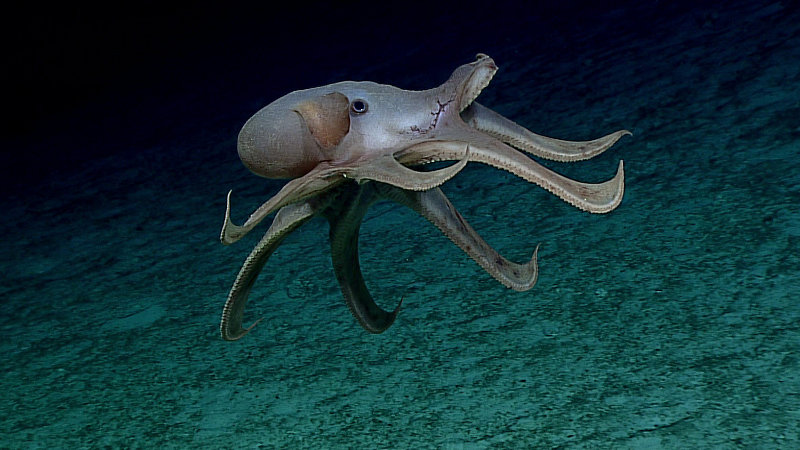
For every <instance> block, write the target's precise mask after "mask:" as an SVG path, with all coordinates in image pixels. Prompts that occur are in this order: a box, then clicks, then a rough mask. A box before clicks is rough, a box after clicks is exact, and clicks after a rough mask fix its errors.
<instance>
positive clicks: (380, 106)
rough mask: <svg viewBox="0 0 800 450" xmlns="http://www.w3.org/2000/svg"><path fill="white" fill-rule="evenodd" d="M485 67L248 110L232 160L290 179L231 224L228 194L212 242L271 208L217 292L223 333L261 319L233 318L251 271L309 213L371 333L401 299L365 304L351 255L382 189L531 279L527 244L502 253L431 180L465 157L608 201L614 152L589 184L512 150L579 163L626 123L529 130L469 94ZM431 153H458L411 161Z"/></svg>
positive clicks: (497, 269) (506, 271)
mask: <svg viewBox="0 0 800 450" xmlns="http://www.w3.org/2000/svg"><path fill="white" fill-rule="evenodd" d="M496 71H497V66H496V65H495V63H494V61H493V60H492V58H490V57H488V56H487V55H484V54H478V55H477V59H476V60H475V61H473V62H471V63H469V64H464V65H462V66H460V67H458V68H457V69H456V70H455V71H454V72H453V74H452V75H451V76H450V78H449V79H448V80H447V81H445V82H444V84H442V85H441V86H439V87H437V88H433V89H429V90H425V91H407V90H403V89H399V88H396V87H394V86H389V85H384V84H377V83H373V82H369V81H363V82H354V81H343V82H340V83H334V84H331V85H328V86H322V87H317V88H312V89H306V90H301V91H295V92H292V93H290V94H287V95H285V96H283V97H281V98H279V99H278V100H275V101H274V102H272V103H271V104H270V105H268V106H266V107H265V108H263V109H261V110H260V111H258V112H257V113H256V114H255V115H254V116H253V117H251V118H250V119H249V120H248V121H247V123H245V125H244V127H243V128H242V130H241V132H240V133H239V138H238V143H237V149H238V152H239V158H241V160H242V162H243V163H244V165H245V166H246V167H247V168H248V169H250V170H251V171H252V172H253V173H255V174H256V175H259V176H262V177H266V178H284V179H285V178H290V179H291V181H289V182H288V183H286V185H285V186H284V187H283V188H282V189H281V190H280V191H279V192H278V193H277V194H275V196H273V197H272V198H270V199H269V200H268V201H267V202H266V203H264V204H262V205H261V206H260V207H259V208H258V209H256V211H255V212H254V213H253V214H252V215H250V217H249V218H248V219H247V221H246V222H245V223H244V224H243V225H241V226H240V225H235V224H234V223H233V222H231V219H230V212H231V202H230V200H231V192H228V198H227V208H226V211H225V224H224V225H223V227H222V233H221V236H220V240H221V241H222V243H223V244H226V245H228V244H232V243H234V242H236V241H238V240H239V239H241V238H242V237H243V236H244V235H245V234H247V233H248V232H249V231H250V230H252V229H253V228H254V227H255V226H256V225H258V224H259V222H261V221H262V220H263V219H264V218H266V217H267V216H268V215H270V214H271V213H273V212H276V211H277V213H276V214H275V218H274V219H273V220H272V225H270V227H269V229H268V230H267V232H266V233H265V234H264V237H262V238H261V240H260V241H259V242H258V244H256V246H255V248H254V249H253V251H252V252H251V253H250V255H249V256H248V257H247V260H246V261H245V262H244V265H243V266H242V268H241V270H240V271H239V274H238V276H237V277H236V281H235V282H234V283H233V287H232V288H231V291H230V293H229V294H228V299H227V301H226V302H225V308H224V310H223V312H222V321H221V324H220V331H221V333H222V338H223V339H225V340H227V341H233V340H237V339H240V338H241V337H243V336H244V335H245V334H247V333H248V332H249V331H250V330H251V329H252V328H253V327H254V326H255V325H256V324H257V323H258V322H259V321H260V320H261V319H259V320H258V321H256V322H255V323H253V324H252V325H250V326H249V327H247V328H243V327H242V320H243V316H244V308H245V304H246V303H247V299H248V296H249V294H250V290H251V289H252V287H253V283H254V282H255V280H256V277H257V276H258V274H259V273H260V272H261V269H262V268H263V267H264V264H265V263H266V262H267V259H269V257H270V255H271V254H272V252H274V251H275V249H276V248H277V247H278V246H279V245H280V244H281V241H283V239H284V238H285V237H286V236H287V235H288V234H289V233H291V232H292V231H294V230H295V229H296V228H298V227H299V226H300V225H302V224H304V223H305V222H307V221H308V220H309V219H311V218H312V217H314V216H317V215H321V216H323V217H325V218H326V219H327V220H328V222H329V223H330V243H331V259H332V260H333V270H334V272H335V273H336V278H337V279H338V281H339V285H340V286H341V290H342V294H344V299H345V303H347V306H348V307H349V308H350V312H352V313H353V316H355V318H356V320H358V323H359V324H361V326H362V327H364V329H365V330H367V331H369V332H370V333H381V332H383V331H384V330H386V329H387V328H389V326H390V325H391V324H392V323H393V322H394V320H395V317H397V313H398V311H399V309H400V305H399V304H398V306H397V308H396V309H395V310H394V311H391V312H389V311H385V310H383V309H382V308H380V307H379V306H378V305H377V304H376V303H375V301H374V300H373V298H372V296H371V295H370V293H369V291H368V290H367V287H366V285H365V283H364V278H363V277H362V275H361V268H360V266H359V258H358V234H359V229H360V227H361V221H362V219H363V218H364V215H365V214H366V212H367V210H368V208H369V207H370V205H372V204H373V203H374V202H376V201H378V200H382V199H388V200H393V201H395V202H397V203H400V204H402V205H405V206H407V207H409V208H411V209H413V210H414V211H416V212H417V213H418V214H420V215H422V216H423V217H425V218H426V219H428V220H429V221H430V222H431V223H433V224H434V225H436V226H437V227H438V228H439V230H441V232H442V233H444V234H445V235H446V236H447V237H448V238H450V239H451V240H452V241H453V242H454V243H455V244H456V245H458V246H459V247H461V249H462V250H463V251H464V252H466V253H467V254H468V255H469V256H470V257H472V259H474V260H475V261H476V262H477V263H478V264H480V266H481V267H483V269H484V270H486V272H488V273H489V274H490V275H492V276H493V277H494V278H496V279H497V280H498V281H499V282H500V283H502V284H504V285H505V286H506V287H509V288H511V289H514V290H515V291H526V290H528V289H530V288H531V287H533V285H534V284H535V283H536V278H537V275H538V266H537V262H536V255H537V252H538V246H537V247H536V250H535V251H534V252H533V257H532V258H531V260H530V261H529V262H527V263H525V264H517V263H514V262H511V261H509V260H507V259H505V258H504V257H502V256H501V255H500V254H498V253H497V251H495V250H494V249H493V248H492V247H490V246H489V245H488V244H487V243H486V242H485V241H484V240H483V239H482V238H481V237H480V236H479V235H478V234H477V233H476V232H475V230H473V229H472V227H471V226H470V225H469V224H468V223H467V222H466V221H465V220H464V218H463V217H462V216H461V214H459V212H458V211H456V209H455V208H454V207H453V205H452V204H451V203H450V201H449V200H448V199H447V197H446V196H445V195H444V193H443V192H442V190H441V189H439V186H440V185H442V184H443V183H445V182H446V181H448V180H449V179H450V178H452V177H453V176H455V175H456V174H457V173H458V172H459V171H460V170H461V169H463V168H464V166H465V165H466V164H467V162H469V161H477V162H481V163H484V164H488V165H490V166H493V167H496V168H500V169H504V170H507V171H509V172H511V173H512V174H514V175H517V176H518V177H520V178H522V179H524V180H526V181H528V182H531V183H535V184H538V185H539V186H541V187H543V188H544V189H546V190H548V191H550V192H551V193H553V194H555V195H556V196H558V197H559V198H561V199H563V200H564V201H566V202H568V203H569V204H571V205H573V206H575V207H577V208H579V209H582V210H584V211H588V212H591V213H607V212H609V211H611V210H613V209H614V208H616V207H617V206H618V205H619V203H620V201H621V200H622V193H623V190H624V175H623V170H622V161H620V162H619V166H618V168H617V173H616V175H615V176H614V178H612V179H610V180H608V181H605V182H603V183H597V184H589V183H581V182H579V181H574V180H571V179H569V178H566V177H564V176H561V175H559V174H557V173H555V172H553V171H551V170H549V169H547V168H545V167H544V166H542V165H540V164H538V163H537V162H536V161H534V160H533V159H531V158H529V157H528V156H526V155H525V154H524V153H522V152H521V151H524V152H527V153H531V154H533V155H534V156H538V157H540V158H545V159H550V160H555V161H562V162H572V161H580V160H585V159H589V158H592V157H594V156H597V155H598V154H600V153H602V152H603V151H605V150H606V149H608V148H609V147H611V146H612V145H613V144H614V143H615V142H617V140H618V139H620V138H621V137H622V136H624V135H626V134H630V132H628V131H627V130H620V131H617V132H615V133H611V134H609V135H607V136H604V137H601V138H599V139H595V140H592V141H582V142H573V141H564V140H559V139H553V138H549V137H545V136H540V135H538V134H534V133H532V132H531V131H528V130H527V129H525V128H523V127H522V126H520V125H518V124H516V123H515V122H513V121H511V120H509V119H507V118H505V117H503V116H501V115H500V114H498V113H496V112H494V111H492V110H491V109H489V108H486V107H485V106H481V105H480V104H478V103H476V102H475V98H476V97H478V94H480V92H481V90H483V88H485V87H486V86H487V85H488V84H489V81H490V80H491V79H492V77H493V76H494V74H495V72H496ZM519 150H521V151H519ZM438 161H457V162H456V163H455V164H452V165H450V166H448V167H445V168H440V169H437V170H431V171H421V170H417V169H419V168H420V166H423V165H425V164H429V163H434V162H438ZM400 303H402V299H401V300H400Z"/></svg>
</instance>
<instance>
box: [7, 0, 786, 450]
mask: <svg viewBox="0 0 800 450" xmlns="http://www.w3.org/2000/svg"><path fill="white" fill-rule="evenodd" d="M659 5H660V4H659V3H658V2H651V3H650V6H648V7H649V8H655V9H652V10H649V11H644V13H647V12H649V13H650V15H647V16H646V17H644V16H642V15H641V14H643V11H627V10H622V9H611V10H609V11H608V12H605V13H603V14H602V15H600V16H599V17H598V18H597V22H601V23H605V24H606V26H604V27H594V28H591V27H590V28H587V29H579V28H578V27H572V28H570V27H569V25H565V26H564V27H565V28H563V30H562V31H563V33H565V34H569V35H570V36H572V38H571V39H573V42H574V41H575V39H576V38H575V36H576V35H577V36H578V38H577V41H579V42H585V43H587V45H586V46H585V47H583V48H578V49H572V50H571V52H572V53H571V55H570V57H569V58H565V57H561V56H560V54H559V51H556V50H552V51H542V50H541V46H540V45H544V44H547V45H551V46H554V45H555V46H557V44H558V42H557V41H558V40H557V39H554V40H553V41H551V42H548V43H544V44H542V43H541V42H540V43H537V42H533V37H531V41H525V40H524V39H523V38H521V37H519V36H520V34H516V35H515V38H514V39H513V40H509V41H508V42H493V43H492V44H491V45H490V46H489V47H490V48H489V49H487V48H471V47H470V48H461V47H459V46H458V45H457V44H456V43H450V44H447V43H444V44H442V45H450V51H451V53H452V54H453V55H455V56H453V58H455V57H456V56H458V58H459V63H463V62H468V61H469V60H471V58H472V57H473V55H474V53H477V52H478V51H484V52H486V53H490V55H491V56H492V57H493V58H494V59H495V61H496V62H497V64H498V66H499V67H500V71H499V72H498V73H497V75H496V76H495V79H494V81H493V82H492V84H491V85H490V86H489V87H488V88H487V89H486V91H484V93H483V94H482V95H481V97H480V101H481V102H482V103H483V104H484V105H487V106H490V107H492V108H493V109H495V110H497V111H499V112H501V113H503V114H504V115H506V116H508V117H511V118H513V119H514V120H516V121H517V122H519V123H521V124H523V125H525V126H526V127H528V128H530V129H531V130H533V131H535V132H538V133H542V134H546V135H550V136H554V137H559V138H564V139H573V140H581V139H589V138H595V137H598V136H600V135H603V134H605V133H608V132H611V131H615V130H617V129H621V128H628V129H630V130H631V131H632V132H633V136H632V137H626V138H623V139H622V140H621V141H620V142H619V143H617V144H616V145H615V147H614V148H613V149H612V150H610V151H608V152H606V153H605V154H604V155H602V156H601V157H598V158H596V159H594V160H591V161H587V162H581V163H575V164H559V163H548V164H547V165H548V166H549V167H551V168H553V169H554V170H557V171H559V172H561V173H563V174H565V175H567V176H569V177H572V178H575V179H579V180H582V181H591V182H596V181H601V180H604V179H606V178H609V177H611V176H612V175H613V173H614V170H615V168H616V164H617V162H618V161H619V160H620V159H624V161H625V170H626V172H625V174H626V193H625V198H624V201H623V202H622V204H621V206H620V207H619V208H618V209H617V210H615V211H613V212H612V213H610V214H607V215H592V214H588V213H584V212H581V211H578V210H576V209H574V208H572V207H570V206H569V205H567V204H566V203H564V202H562V201H560V200H559V199H557V198H556V197H554V196H552V195H550V194H548V193H547V192H545V191H544V190H542V189H540V188H538V187H537V186H535V185H532V184H529V183H527V182H525V181H524V180H521V179H519V178H516V177H514V176H512V175H510V174H507V173H503V172H501V171H498V170H496V169H492V168H490V167H487V166H482V165H478V164H471V165H469V166H468V167H467V168H466V169H465V170H464V171H463V172H462V173H460V174H459V175H458V176H457V177H456V178H454V179H453V180H451V181H449V182H448V183H446V184H445V185H444V187H443V189H444V191H445V192H446V193H447V195H448V196H449V197H450V198H451V200H452V201H453V203H454V204H455V205H456V207H457V208H458V209H459V210H460V211H461V212H462V213H463V215H464V216H465V217H466V218H467V220H469V221H470V223H471V224H472V226H473V227H474V228H475V229H476V230H478V232H479V233H481V234H482V236H484V237H485V238H486V240H487V241H488V242H489V243H490V244H492V245H493V246H495V247H496V248H497V249H499V250H500V252H501V253H503V254H504V255H506V256H507V257H509V258H510V259H513V260H516V261H525V260H526V259H527V258H528V257H529V256H530V253H531V252H532V250H533V248H534V247H535V246H536V245H537V243H541V249H540V252H539V257H540V270H541V274H540V278H539V281H538V284H537V285H536V286H535V287H534V288H533V289H532V290H530V291H527V292H524V293H517V292H514V291H511V290H508V289H506V288H504V287H503V286H502V285H500V284H499V283H497V282H496V281H495V280H494V279H492V278H491V277H490V276H489V275H487V274H486V273H485V272H484V271H483V270H482V269H481V268H480V267H479V266H478V265H477V264H475V263H474V262H472V261H471V260H470V259H469V258H468V257H467V256H466V255H464V254H463V253H462V252H461V251H460V250H459V249H458V248H457V247H456V246H454V245H453V244H451V243H450V242H449V241H448V240H447V239H446V238H445V237H444V236H442V235H441V234H440V233H439V232H438V231H437V230H436V229H435V228H434V227H433V226H431V225H430V224H428V223H427V222H425V221H424V220H423V219H422V218H421V217H419V216H417V215H416V214H414V213H413V212H411V211H410V210H408V209H405V208H403V207H400V206H397V205H394V204H391V203H381V204H378V205H376V207H375V208H374V209H373V210H372V211H371V212H370V214H369V215H368V217H367V219H366V221H365V223H364V226H363V228H362V232H361V238H360V248H361V265H362V268H363V270H364V274H365V278H366V279H367V282H368V284H369V286H370V288H371V290H372V293H373V294H374V296H375V297H376V298H377V299H379V302H380V303H381V304H382V305H384V306H385V307H386V308H392V307H393V305H395V304H396V302H397V301H398V300H399V299H400V298H401V297H402V298H403V299H404V302H403V308H402V312H401V313H400V315H399V317H398V319H397V322H396V323H395V324H394V325H393V326H392V327H391V328H390V329H389V330H388V331H387V332H385V333H383V334H380V335H372V334H369V333H367V332H365V331H364V330H362V329H361V328H360V327H359V326H358V324H357V323H356V322H355V320H354V319H353V318H352V316H351V315H350V313H349V312H348V310H347V308H346V307H345V306H344V304H343V302H342V298H341V294H340V292H339V288H338V285H337V283H336V280H335V278H334V275H333V271H332V269H331V263H330V250H329V248H328V237H327V235H328V229H327V228H328V225H327V223H326V222H325V221H323V220H321V219H315V220H314V221H312V222H310V223H308V224H306V225H305V226H303V227H302V228H301V229H299V230H298V231H296V232H295V233H294V234H293V235H291V236H290V237H289V238H288V239H287V240H286V241H285V243H284V244H283V245H282V246H281V247H280V248H279V250H278V251H277V252H276V253H275V254H274V255H273V257H272V259H271V260H270V261H269V262H268V265H267V267H266V268H265V271H264V273H263V275H262V276H261V277H260V278H259V280H258V282H257V284H256V286H255V288H254V290H253V293H252V298H251V301H250V304H249V305H248V311H247V317H246V322H247V323H249V321H250V320H254V319H256V318H258V317H262V316H263V317H264V320H263V321H262V322H261V324H260V325H259V326H258V327H256V328H255V329H254V330H253V331H252V332H251V333H250V334H249V335H248V336H247V337H246V338H244V339H243V340H242V341H239V342H235V343H228V342H224V341H223V340H222V339H221V338H220V336H219V329H218V323H219V318H220V314H221V310H222V304H223V303H224V301H225V296H226V293H227V290H228V289H229V288H230V286H231V283H232V282H233V279H234V277H235V275H236V272H237V271H238V269H239V266H240V265H241V263H242V262H243V260H244V258H245V256H246V255H247V253H248V252H249V251H250V247H251V246H252V245H253V244H254V243H255V242H256V240H257V239H258V235H259V234H260V233H259V232H258V231H257V232H255V233H253V235H252V236H248V237H247V238H245V239H244V240H243V241H242V242H240V243H238V244H236V245H233V246H231V247H224V246H222V245H220V243H219V241H218V233H219V228H220V225H221V223H222V218H223V213H224V209H225V194H226V192H227V191H228V190H229V189H233V190H234V195H233V198H234V203H233V209H234V211H233V216H234V220H236V221H237V222H241V221H243V219H244V218H246V217H247V214H249V213H250V212H251V211H252V210H253V209H254V208H255V207H257V206H258V205H259V204H260V203H261V202H263V201H264V200H266V199H267V198H268V197H269V196H271V195H272V194H274V193H275V192H277V190H278V189H279V188H280V186H281V182H276V181H265V180H262V179H259V178H257V177H255V176H252V175H251V174H250V173H249V172H247V170H246V169H245V168H244V167H243V166H242V165H241V163H240V162H239V161H238V159H237V158H236V153H235V139H236V131H237V130H236V127H237V126H239V125H241V123H242V120H243V119H244V118H246V117H247V116H248V115H249V114H251V113H252V112H254V111H255V110H256V109H258V108H259V107H260V106H262V105H263V104H265V103H267V102H269V101H270V100H272V98H266V99H263V102H262V101H261V100H262V99H258V100H253V101H252V102H251V104H249V105H248V106H247V108H245V109H246V110H242V111H230V112H227V113H224V114H223V115H222V117H223V119H220V120H219V123H220V124H221V125H220V126H219V127H218V128H213V127H212V128H207V129H205V130H204V131H203V132H202V133H196V132H190V131H187V132H186V133H185V135H184V136H183V139H172V140H170V141H169V142H151V143H150V144H148V145H142V146H141V147H140V148H135V149H133V150H135V151H127V152H123V153H122V156H120V155H118V154H117V155H108V156H105V157H100V156H98V157H95V158H92V159H91V160H88V161H86V162H85V163H82V164H80V165H79V168H74V167H73V168H69V169H68V170H64V171H63V172H60V173H58V175H57V176H55V175H54V176H50V177H49V178H48V179H47V180H46V181H42V182H41V183H39V184H38V185H36V186H29V187H27V188H26V189H25V190H24V192H23V191H22V190H20V191H14V192H11V193H10V194H9V195H7V196H6V197H5V198H4V199H3V201H2V205H0V206H2V209H3V213H4V216H5V217H4V219H3V221H2V230H0V233H1V234H2V236H3V241H4V243H3V246H2V247H1V248H0V252H1V253H0V254H1V255H2V265H3V266H2V278H1V279H0V280H1V281H2V285H0V296H1V297H0V298H2V302H1V303H0V326H2V334H3V339H2V343H0V354H2V359H3V371H2V375H1V376H0V424H1V425H0V427H1V428H2V429H1V430H0V447H3V448H81V447H93V448H98V447H109V448H113V447H137V448H273V447H286V448H605V447H609V448H800V426H798V424H800V300H798V299H800V252H799V251H798V249H800V157H798V154H799V153H800V15H799V14H798V11H797V10H796V9H794V10H793V9H790V8H789V3H788V2H780V1H776V2H773V3H769V2H767V3H760V4H754V3H749V2H738V3H735V4H734V3H731V5H733V6H729V7H726V8H719V9H714V8H708V7H704V8H697V9H694V10H691V9H690V10H683V11H673V12H672V15H669V14H667V13H664V15H659V14H657V8H660V7H662V6H659ZM664 8H666V6H664ZM654 11H656V12H654ZM667 12H669V11H667ZM637 17H638V20H641V21H644V20H645V18H647V20H648V21H647V22H646V23H645V22H643V23H642V24H641V25H640V26H631V25H630V24H631V23H632V21H635V20H637ZM515 20H516V21H517V22H520V21H522V20H524V19H520V18H515ZM616 24H619V26H618V27H617V25H616ZM622 24H628V25H627V26H623V25H622ZM581 33H583V34H581ZM600 33H604V34H603V36H602V37H601V36H600ZM532 36H533V35H532ZM596 39H602V40H603V42H604V43H603V45H602V46H600V45H593V44H592V42H593V41H594V40H596ZM276 45H277V44H276ZM427 51H428V50H426V49H424V48H411V49H408V50H407V53H405V54H399V53H396V54H394V55H393V56H392V57H391V58H389V59H388V60H387V62H386V65H385V66H384V67H381V68H377V69H376V68H374V67H373V68H362V67H352V68H350V67H341V68H339V72H337V73H331V74H326V76H330V77H332V78H334V79H336V78H351V79H364V78H369V79H373V80H374V81H379V82H386V81H392V83H393V84H398V85H400V86H401V87H433V86H435V85H437V84H439V83H440V82H441V81H443V79H444V78H445V77H446V76H447V74H448V71H449V70H452V69H453V68H455V65H453V64H451V63H450V61H451V60H453V61H454V60H455V59H448V61H447V64H446V65H445V64H444V63H442V62H436V61H431V64H433V67H434V68H433V69H432V72H434V74H433V75H429V74H426V73H421V72H420V71H419V68H420V67H423V65H421V64H416V65H414V66H413V67H414V72H413V73H411V72H410V69H408V68H407V67H404V60H405V59H413V58H416V57H421V55H423V54H425V52H427ZM427 58H428V59H429V60H430V59H432V58H431V56H430V55H429V54H428V55H427ZM437 64H438V65H437ZM393 67H397V68H398V70H407V71H409V73H407V79H408V80H409V81H408V83H407V84H406V85H405V86H403V84H402V82H399V81H397V80H399V79H401V78H399V77H400V75H397V74H394V75H393V76H394V77H395V78H393V79H391V80H387V79H386V78H383V79H374V77H375V76H377V75H375V74H376V73H377V74H380V73H387V72H390V71H392V70H393ZM300 69H301V68H298V71H299V70H300ZM281 70H283V71H291V70H292V68H291V67H283V68H282V69H281ZM434 75H435V76H434ZM332 81H333V80H332ZM306 87H310V86H306ZM182 95H185V98H180V97H177V99H176V98H172V99H171V100H172V101H173V104H177V105H180V104H181V102H184V104H186V105H191V104H192V102H193V101H196V98H194V97H192V96H191V95H193V94H182ZM217 102H218V103H220V104H221V103H224V102H223V101H220V100H218V101H217ZM174 108H175V109H174V110H169V111H161V112H160V114H162V117H166V116H169V115H170V114H176V115H180V114H181V110H180V106H175V107H174ZM185 108H187V109H190V108H191V106H185ZM233 118H235V119H236V121H235V122H234V121H233ZM162 126H163V125H162ZM187 130H191V128H187ZM101 144H102V143H98V145H101ZM63 145H65V146H67V148H68V146H69V145H70V144H69V142H64V143H63ZM259 230H263V227H261V228H259Z"/></svg>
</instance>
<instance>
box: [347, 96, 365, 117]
mask: <svg viewBox="0 0 800 450" xmlns="http://www.w3.org/2000/svg"><path fill="white" fill-rule="evenodd" d="M350 109H351V110H352V111H353V112H354V113H356V114H364V113H365V112H367V102H365V101H364V100H360V99H359V100H353V103H350Z"/></svg>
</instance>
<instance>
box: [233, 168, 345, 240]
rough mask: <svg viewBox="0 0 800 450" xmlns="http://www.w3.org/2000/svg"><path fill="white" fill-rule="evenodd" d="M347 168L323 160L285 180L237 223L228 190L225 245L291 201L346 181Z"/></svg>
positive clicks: (293, 201) (310, 195)
mask: <svg viewBox="0 0 800 450" xmlns="http://www.w3.org/2000/svg"><path fill="white" fill-rule="evenodd" d="M346 169H347V168H341V167H331V166H330V165H327V164H320V165H318V166H317V167H315V168H314V169H313V170H311V171H310V172H309V173H307V174H305V175H303V176H302V177H300V178H295V179H293V180H291V181H289V182H288V183H286V185H285V186H283V188H281V190H280V191H278V193H277V194H275V195H274V196H272V198H270V199H269V200H267V201H266V202H264V203H263V204H262V205H261V206H259V207H258V209H256V210H255V211H254V212H253V214H251V215H250V217H249V218H248V219H247V221H246V222H245V223H244V224H243V225H241V226H240V225H236V224H234V223H233V222H232V221H231V192H232V191H229V192H228V202H227V207H226V209H225V223H224V224H223V225H222V232H221V233H220V238H219V239H220V241H222V243H223V244H225V245H230V244H233V243H234V242H236V241H238V240H239V239H241V238H242V237H244V236H245V235H246V234H247V233H249V232H250V230H252V229H253V228H255V227H256V225H258V224H259V223H261V221H262V220H264V218H266V217H267V216H268V215H270V214H271V213H272V212H273V211H276V210H278V209H280V208H282V207H284V206H286V205H288V204H291V203H295V202H298V201H300V200H303V199H306V198H309V197H312V196H314V195H317V194H321V193H322V192H324V191H327V190H329V189H331V188H333V187H334V186H336V185H337V184H339V183H341V182H342V181H344V177H343V173H344V171H345V170H346Z"/></svg>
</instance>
